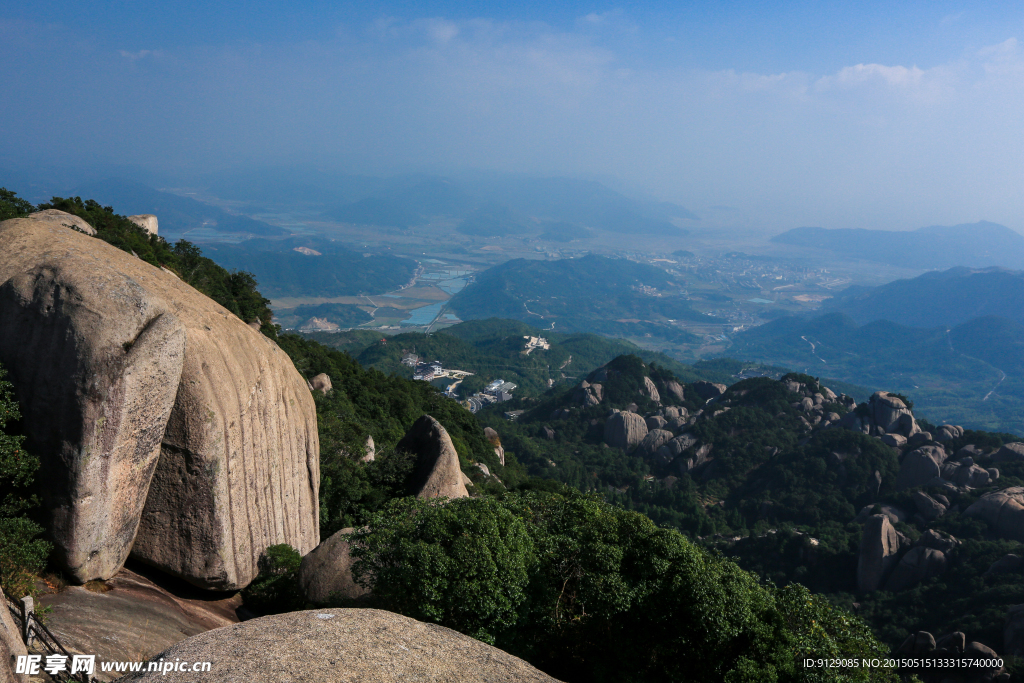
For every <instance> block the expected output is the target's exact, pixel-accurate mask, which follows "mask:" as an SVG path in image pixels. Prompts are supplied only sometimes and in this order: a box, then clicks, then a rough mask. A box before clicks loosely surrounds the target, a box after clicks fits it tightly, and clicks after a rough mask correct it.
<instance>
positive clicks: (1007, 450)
mask: <svg viewBox="0 0 1024 683" xmlns="http://www.w3.org/2000/svg"><path fill="white" fill-rule="evenodd" d="M992 460H993V461H994V462H1013V461H1015V460H1024V443H1020V442H1019V441H1014V442H1012V443H1007V444H1003V445H1002V447H1000V449H999V450H998V451H996V452H995V454H994V455H993V456H992Z"/></svg>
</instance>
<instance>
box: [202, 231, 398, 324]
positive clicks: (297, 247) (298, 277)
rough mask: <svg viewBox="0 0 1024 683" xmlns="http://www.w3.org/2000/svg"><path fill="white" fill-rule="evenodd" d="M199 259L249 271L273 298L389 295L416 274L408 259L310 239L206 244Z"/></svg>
mask: <svg viewBox="0 0 1024 683" xmlns="http://www.w3.org/2000/svg"><path fill="white" fill-rule="evenodd" d="M203 255H204V256H207V257H209V258H211V259H213V260H214V261H215V262H216V263H217V264H219V265H221V266H223V267H225V268H227V269H228V270H246V271H249V272H251V273H252V274H253V275H255V276H256V281H257V282H259V286H260V290H261V291H262V292H263V293H264V294H266V295H267V296H273V297H334V296H348V295H353V294H362V293H366V292H369V293H379V292H387V291H390V290H392V289H396V288H398V287H400V286H402V285H404V284H405V283H407V282H408V281H409V280H410V279H412V276H413V273H414V272H415V271H416V262H415V261H413V260H412V259H407V258H402V257H399V256H391V255H388V254H380V255H378V254H367V255H364V254H362V253H360V252H356V251H352V250H351V249H346V248H345V247H343V246H341V245H340V244H338V243H337V242H333V241H331V240H329V239H326V238H322V237H310V236H303V237H289V238H287V239H283V240H268V239H262V238H253V239H249V240H246V241H244V242H242V243H240V244H225V243H220V242H218V243H216V244H206V245H203ZM311 315H315V313H314V314H311ZM307 317H308V316H307ZM328 317H330V316H328Z"/></svg>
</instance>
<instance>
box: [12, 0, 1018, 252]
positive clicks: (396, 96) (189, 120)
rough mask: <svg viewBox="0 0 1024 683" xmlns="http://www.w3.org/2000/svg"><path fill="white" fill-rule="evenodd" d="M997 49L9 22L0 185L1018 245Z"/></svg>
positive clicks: (951, 20) (767, 15) (896, 19)
mask: <svg viewBox="0 0 1024 683" xmlns="http://www.w3.org/2000/svg"><path fill="white" fill-rule="evenodd" d="M1022 29H1024V9H1022V8H1021V7H1019V6H1014V5H1012V4H1011V3H1006V4H1005V5H996V6H992V7H988V8H985V9H984V10H980V9H976V8H974V7H970V8H967V7H966V6H960V5H956V4H954V3H927V4H926V3H915V4H909V5H905V6H902V7H900V8H892V7H889V6H887V5H882V4H880V3H878V4H869V5H865V4H862V3H861V4H857V5H855V6H854V5H850V6H847V7H842V6H833V7H830V8H828V10H827V11H826V10H824V9H823V8H821V7H820V6H819V5H816V4H810V3H804V4H800V5H794V6H790V7H789V8H788V9H786V10H784V11H783V10H778V11H768V10H765V9H761V8H758V7H757V6H755V5H752V4H748V3H738V4H735V5H733V6H730V8H729V9H723V8H721V7H720V6H717V5H711V4H695V5H689V6H687V7H685V8H681V9H680V8H673V7H671V6H661V5H657V4H652V5H648V6H646V7H630V8H628V9H625V8H619V7H618V6H614V5H604V4H597V5H584V4H581V3H573V4H572V5H564V6H561V7H558V8H550V7H546V6H544V5H542V4H530V3H527V4H523V5H520V6H517V7H516V8H513V9H510V8H507V7H503V6H499V5H497V4H496V3H486V2H476V3H432V4H427V3H420V4H417V5H414V6H409V5H398V4H397V3H386V2H379V3H366V4H360V6H359V7H358V8H356V7H345V6H342V7H337V6H328V5H326V4H320V3H303V4H301V5H298V6H295V7H288V8H281V7H275V6H271V5H269V4H266V5H263V4H255V5H248V4H247V5H231V4H225V3H219V4H217V5H213V6H207V5H200V4H198V3H197V4H195V5H191V4H181V3H178V4H175V6H174V7H149V6H143V5H136V4H134V3H128V2H125V3H119V4H117V5H112V6H110V7H105V8H98V7H83V6H79V5H74V4H71V3H66V2H51V3H33V4H32V5H31V6H29V5H24V6H18V7H15V6H8V7H5V8H3V9H2V10H0V59H2V60H3V63H4V65H5V66H6V72H7V73H8V75H9V83H8V94H7V99H6V101H5V103H4V105H3V107H0V127H2V128H3V130H5V131H6V132H7V133H8V134H7V136H6V142H7V144H6V145H5V148H4V150H3V152H0V171H4V170H7V171H8V172H9V173H11V174H12V175H17V174H19V173H20V174H22V175H23V176H24V175H25V174H31V173H36V174H45V173H51V172H52V173H54V174H60V173H63V174H66V175H68V176H69V177H72V178H73V177H74V176H75V174H76V173H78V174H80V175H81V174H86V173H88V172H89V171H90V170H91V171H94V172H95V174H96V175H97V176H103V175H112V174H116V173H111V172H108V171H110V170H113V171H116V170H117V169H118V168H120V169H130V168H136V169H139V171H138V172H137V173H135V176H136V177H140V176H144V175H145V174H146V173H149V174H152V175H153V176H154V177H175V178H194V179H198V178H201V177H202V176H203V175H204V174H208V173H210V172H213V171H219V170H224V169H232V168H246V167H254V168H259V167H277V168H280V167H288V166H296V167H323V168H330V169H332V170H335V171H343V172H347V173H356V174H359V173H363V174H368V175H392V174H398V173H407V172H427V173H439V174H449V173H465V172H469V171H470V170H471V169H488V170H494V171H498V172H511V173H526V174H536V175H552V176H574V177H587V178H592V179H598V180H602V182H606V184H609V185H611V186H612V187H614V188H615V189H618V190H621V191H624V192H627V193H629V194H632V195H634V196H637V195H642V196H647V197H651V198H656V199H659V200H666V201H672V202H676V203H678V204H680V205H682V206H685V207H687V208H688V209H690V210H692V211H694V212H696V213H697V214H698V215H701V216H705V217H707V216H712V215H714V213H715V212H716V211H718V212H719V213H721V212H722V210H723V207H728V209H729V210H730V211H735V216H736V217H735V218H734V219H725V222H728V221H729V220H732V221H733V222H735V223H736V224H737V225H746V226H748V227H751V228H758V229H763V230H764V232H765V233H766V234H770V233H777V232H780V231H781V230H785V229H788V228H792V227H797V226H805V225H812V226H818V225H820V226H823V227H829V228H847V227H862V228H871V229H900V230H902V229H913V228H917V227H921V226H925V225H936V224H941V225H953V224H960V223H973V222H976V221H978V220H989V221H993V222H996V223H1002V224H1004V225H1007V226H1009V227H1011V228H1013V229H1015V230H1017V231H1024V206H1022V203H1021V200H1020V192H1021V187H1024V130H1022V128H1024V126H1022V124H1021V122H1020V117H1019V114H1018V112H1019V111H1021V109H1022V105H1024V48H1022V46H1021V45H1020V44H1019V42H1018V37H1019V36H1020V34H1021V33H1022ZM48 169H53V170H52V171H50V170H48ZM4 182H5V181H4V180H0V184H3V183H4ZM10 189H14V190H17V189H18V188H17V187H11V188H10Z"/></svg>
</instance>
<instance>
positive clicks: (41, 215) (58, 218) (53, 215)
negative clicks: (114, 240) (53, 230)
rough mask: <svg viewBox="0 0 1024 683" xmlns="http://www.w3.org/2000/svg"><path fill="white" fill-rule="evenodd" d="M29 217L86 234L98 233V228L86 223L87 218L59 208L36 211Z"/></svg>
mask: <svg viewBox="0 0 1024 683" xmlns="http://www.w3.org/2000/svg"><path fill="white" fill-rule="evenodd" d="M29 218H30V219H32V220H36V221H44V222H46V223H52V224H54V225H60V226H63V227H65V228H71V229H72V230H77V231H78V232H84V233H85V234H86V235H95V234H96V228H94V227H92V226H91V225H89V224H88V223H86V222H85V220H83V219H81V218H79V217H78V216H76V215H75V214H73V213H67V212H66V211H60V210H58V209H46V210H45V211H36V212H35V213H33V214H29Z"/></svg>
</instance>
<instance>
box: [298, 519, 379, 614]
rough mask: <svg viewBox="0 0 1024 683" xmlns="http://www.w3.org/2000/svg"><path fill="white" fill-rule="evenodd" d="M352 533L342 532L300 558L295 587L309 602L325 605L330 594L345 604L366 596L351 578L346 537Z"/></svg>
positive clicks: (349, 554) (368, 592)
mask: <svg viewBox="0 0 1024 683" xmlns="http://www.w3.org/2000/svg"><path fill="white" fill-rule="evenodd" d="M353 531H355V529H352V528H348V529H342V530H341V531H339V532H337V533H336V534H334V535H332V536H331V537H330V538H328V539H327V540H326V541H324V542H323V543H321V544H320V545H318V546H317V547H316V548H314V549H313V550H311V551H310V552H309V553H308V554H307V555H306V556H305V557H303V558H302V565H300V567H299V587H300V588H301V589H302V592H303V594H305V596H306V599H307V600H309V601H310V602H312V603H314V604H322V603H325V602H327V599H328V598H329V597H330V596H331V595H332V594H337V595H338V596H340V597H342V598H347V599H349V600H355V599H358V598H362V597H364V596H366V595H369V594H370V591H369V590H367V589H366V588H363V587H362V586H360V585H359V584H358V583H356V582H355V579H354V578H353V577H352V564H353V558H352V554H351V553H350V548H351V546H350V544H349V534H351V533H352V532H353Z"/></svg>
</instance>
